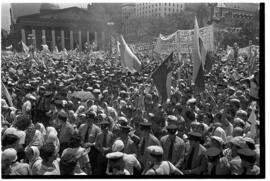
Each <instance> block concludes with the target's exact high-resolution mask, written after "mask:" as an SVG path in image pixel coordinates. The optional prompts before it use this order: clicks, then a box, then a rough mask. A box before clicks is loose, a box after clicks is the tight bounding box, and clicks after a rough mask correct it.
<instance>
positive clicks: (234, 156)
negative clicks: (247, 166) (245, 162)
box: [223, 136, 247, 175]
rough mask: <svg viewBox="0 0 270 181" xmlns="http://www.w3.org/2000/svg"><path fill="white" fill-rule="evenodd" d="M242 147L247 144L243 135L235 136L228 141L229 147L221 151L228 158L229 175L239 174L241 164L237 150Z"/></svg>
mask: <svg viewBox="0 0 270 181" xmlns="http://www.w3.org/2000/svg"><path fill="white" fill-rule="evenodd" d="M243 148H247V144H246V142H245V141H244V139H243V137H241V136H237V137H234V138H232V139H231V141H230V142H229V148H228V149H225V150H224V151H223V153H224V155H225V157H227V159H228V160H229V163H230V169H231V175H241V172H242V166H241V158H240V157H239V155H238V150H240V149H243Z"/></svg>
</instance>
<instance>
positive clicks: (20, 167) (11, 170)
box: [2, 148, 32, 175]
mask: <svg viewBox="0 0 270 181" xmlns="http://www.w3.org/2000/svg"><path fill="white" fill-rule="evenodd" d="M2 173H3V174H4V175H32V172H31V169H30V167H29V165H28V164H27V163H20V162H18V160H17V151H16V150H15V149H13V148H8V149H6V150H4V151H3V152H2Z"/></svg>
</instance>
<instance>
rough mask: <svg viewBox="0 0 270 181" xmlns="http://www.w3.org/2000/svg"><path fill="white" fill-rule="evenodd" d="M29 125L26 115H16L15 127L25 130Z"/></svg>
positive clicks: (29, 120) (28, 118)
mask: <svg viewBox="0 0 270 181" xmlns="http://www.w3.org/2000/svg"><path fill="white" fill-rule="evenodd" d="M30 125H31V119H30V117H29V116H27V115H22V116H20V117H18V121H17V122H16V124H15V127H16V128H18V129H19V130H22V131H25V130H26V129H27V128H28V127H29V126H30Z"/></svg>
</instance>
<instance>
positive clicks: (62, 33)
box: [61, 30, 65, 50]
mask: <svg viewBox="0 0 270 181" xmlns="http://www.w3.org/2000/svg"><path fill="white" fill-rule="evenodd" d="M61 46H62V47H61V48H62V50H64V48H65V32H64V30H61Z"/></svg>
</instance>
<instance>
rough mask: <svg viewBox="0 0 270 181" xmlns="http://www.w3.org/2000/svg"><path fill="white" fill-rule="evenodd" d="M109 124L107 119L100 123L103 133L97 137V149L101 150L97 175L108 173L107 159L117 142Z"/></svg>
mask: <svg viewBox="0 0 270 181" xmlns="http://www.w3.org/2000/svg"><path fill="white" fill-rule="evenodd" d="M109 124H110V123H109V122H108V120H107V119H105V120H104V121H102V122H101V123H100V127H101V133H99V134H98V135H97V137H96V144H95V147H96V148H97V149H98V150H99V152H100V154H99V155H98V162H97V170H98V173H96V174H97V175H102V174H105V173H106V165H107V159H106V157H105V156H106V154H107V153H109V152H111V147H112V144H113V142H114V140H115V136H114V134H113V133H112V132H111V131H109Z"/></svg>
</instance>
